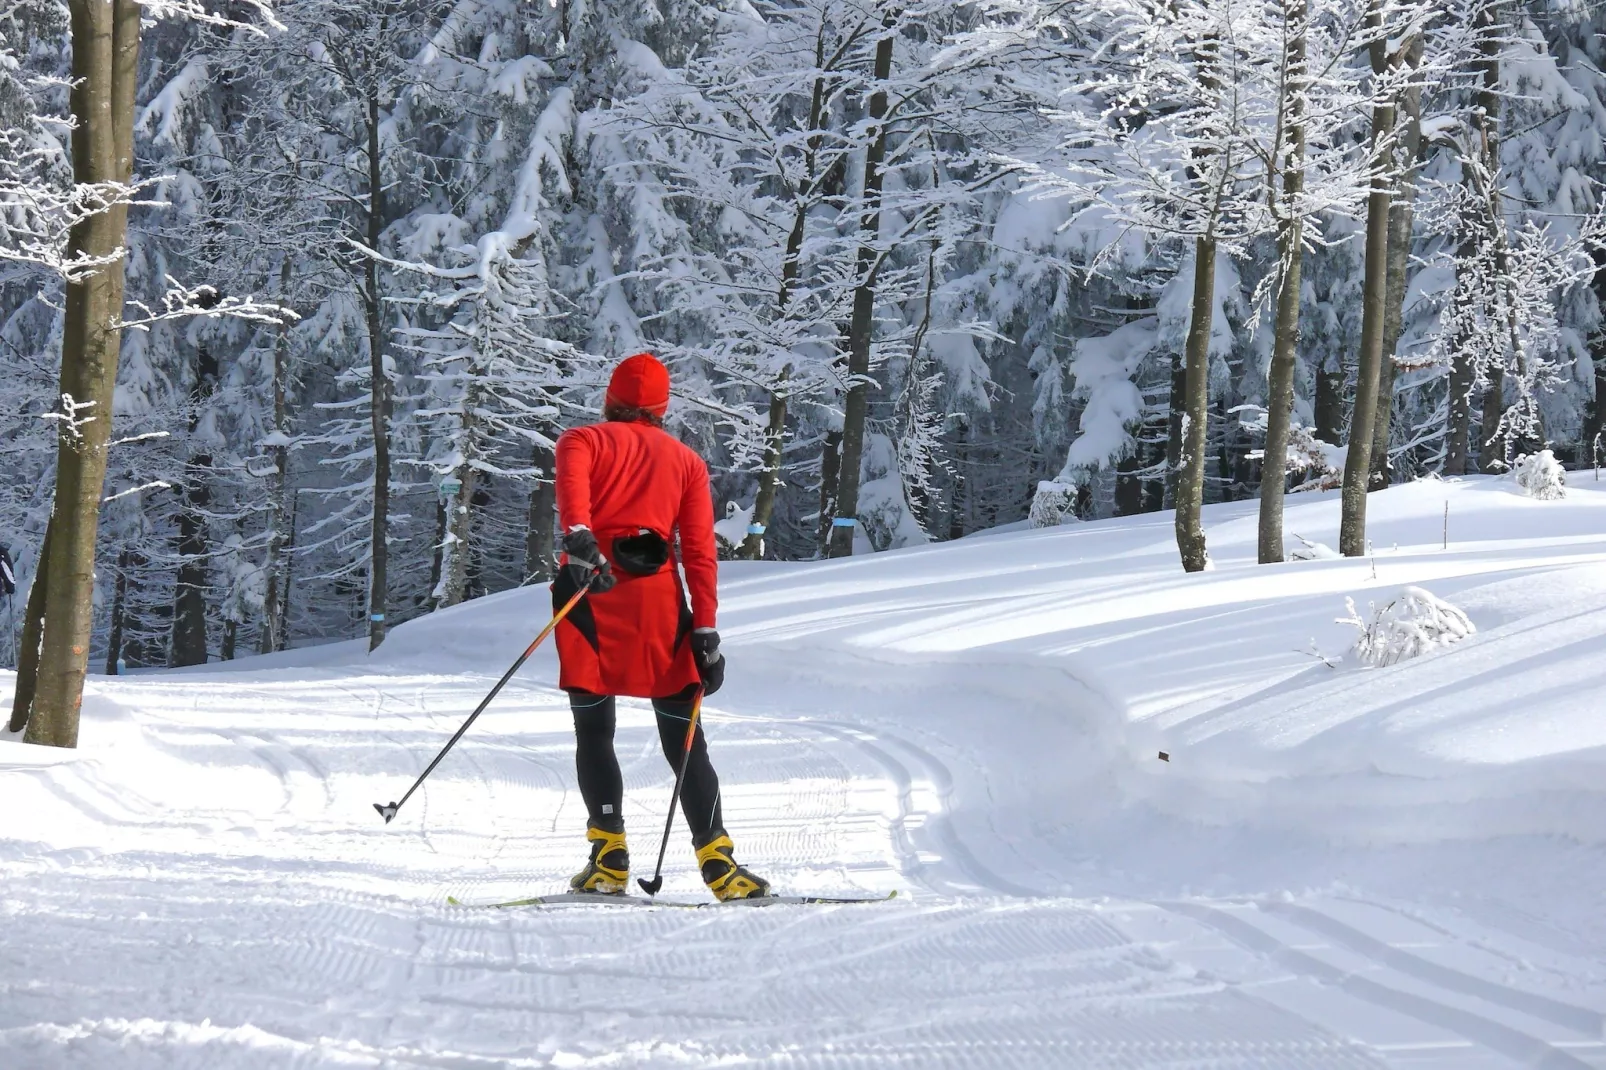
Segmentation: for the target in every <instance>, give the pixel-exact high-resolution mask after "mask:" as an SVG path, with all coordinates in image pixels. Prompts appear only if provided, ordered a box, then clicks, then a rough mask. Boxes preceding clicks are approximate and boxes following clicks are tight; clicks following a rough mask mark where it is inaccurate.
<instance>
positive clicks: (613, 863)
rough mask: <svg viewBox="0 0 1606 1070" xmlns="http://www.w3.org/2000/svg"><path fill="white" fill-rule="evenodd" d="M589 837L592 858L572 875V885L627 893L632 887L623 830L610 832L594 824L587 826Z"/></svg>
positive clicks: (578, 888) (579, 889)
mask: <svg viewBox="0 0 1606 1070" xmlns="http://www.w3.org/2000/svg"><path fill="white" fill-rule="evenodd" d="M586 839H588V840H590V841H591V861H589V862H587V863H586V868H585V869H582V870H581V871H580V872H579V873H576V874H575V875H574V876H573V877H570V878H569V887H570V888H572V889H574V890H575V891H577V892H597V893H598V894H601V895H623V894H625V890H626V889H628V888H629V887H630V852H629V851H628V850H627V849H626V848H625V834H624V830H623V829H620V830H619V831H618V832H609V831H608V830H607V829H599V828H597V827H596V826H594V825H593V826H592V827H590V828H588V829H586Z"/></svg>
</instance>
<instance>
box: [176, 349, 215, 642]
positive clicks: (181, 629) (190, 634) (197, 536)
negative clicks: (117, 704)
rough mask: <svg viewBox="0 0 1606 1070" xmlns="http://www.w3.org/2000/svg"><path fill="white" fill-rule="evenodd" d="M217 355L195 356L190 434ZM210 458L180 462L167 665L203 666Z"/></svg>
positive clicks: (212, 378)
mask: <svg viewBox="0 0 1606 1070" xmlns="http://www.w3.org/2000/svg"><path fill="white" fill-rule="evenodd" d="M217 372H218V366H217V358H215V357H214V356H212V354H211V353H210V352H209V351H208V350H207V348H206V347H205V346H201V347H200V348H198V349H197V350H196V354H195V385H194V386H193V387H192V388H191V389H190V405H191V406H193V409H192V411H191V413H190V434H192V435H193V434H194V433H195V431H196V429H197V428H198V427H200V424H201V406H202V405H203V404H204V403H205V402H206V400H207V399H208V398H210V397H211V396H212V393H213V391H214V390H215V389H216V387H217ZM211 468H212V456H211V454H209V453H197V454H193V455H192V456H191V457H190V459H189V461H188V462H187V463H186V464H185V465H184V486H183V488H182V489H181V490H180V492H179V493H180V494H181V495H182V497H183V499H184V506H183V508H182V509H181V510H180V511H179V515H178V556H179V562H180V563H179V566H178V580H177V582H176V583H175V584H174V597H173V640H172V644H171V647H170V649H169V653H168V662H167V663H168V664H169V665H175V666H182V665H205V664H206V662H207V648H206V591H207V578H206V573H207V557H206V547H207V541H206V535H207V519H206V509H207V507H208V506H210V505H211V504H212V488H211V485H210V482H209V480H210V472H211Z"/></svg>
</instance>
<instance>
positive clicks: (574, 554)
mask: <svg viewBox="0 0 1606 1070" xmlns="http://www.w3.org/2000/svg"><path fill="white" fill-rule="evenodd" d="M563 552H564V553H566V554H568V555H569V563H568V564H567V565H565V566H563V567H564V568H566V569H568V570H569V579H571V580H573V581H574V585H575V586H576V587H584V586H585V583H586V580H589V579H591V575H592V573H596V577H597V578H596V579H594V580H591V590H592V592H593V593H595V594H602V593H603V592H604V591H610V590H612V589H613V585H614V582H615V580H614V575H613V566H612V565H610V564H608V559H607V558H606V557H603V556H602V551H601V550H600V549H598V547H597V537H596V536H595V535H593V534H591V529H590V528H582V527H573V528H570V529H569V533H568V534H567V535H565V536H563Z"/></svg>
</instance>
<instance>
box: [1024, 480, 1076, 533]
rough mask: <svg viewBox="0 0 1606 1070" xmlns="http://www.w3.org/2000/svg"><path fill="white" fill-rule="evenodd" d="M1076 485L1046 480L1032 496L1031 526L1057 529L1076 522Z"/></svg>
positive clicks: (1039, 484)
mask: <svg viewBox="0 0 1606 1070" xmlns="http://www.w3.org/2000/svg"><path fill="white" fill-rule="evenodd" d="M1075 509H1076V485H1075V484H1074V483H1057V482H1055V481H1054V480H1052V479H1045V480H1043V481H1041V482H1040V483H1038V484H1037V493H1036V494H1035V495H1033V496H1032V512H1031V517H1030V520H1031V524H1032V527H1034V528H1057V527H1059V526H1060V525H1061V524H1071V523H1075V522H1076V519H1077V517H1076V512H1075Z"/></svg>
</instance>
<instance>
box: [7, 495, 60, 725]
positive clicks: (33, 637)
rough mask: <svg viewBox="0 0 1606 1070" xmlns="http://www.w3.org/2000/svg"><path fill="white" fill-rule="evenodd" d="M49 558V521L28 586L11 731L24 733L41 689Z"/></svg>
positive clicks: (12, 703)
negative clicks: (40, 646) (41, 662)
mask: <svg viewBox="0 0 1606 1070" xmlns="http://www.w3.org/2000/svg"><path fill="white" fill-rule="evenodd" d="M49 558H50V526H49V525H48V524H47V525H46V526H45V539H44V542H42V543H40V545H39V559H38V562H37V564H36V565H35V567H34V574H33V585H32V586H30V587H29V588H28V603H27V605H25V606H23V609H22V646H21V647H20V648H18V650H17V687H16V690H15V691H14V692H13V694H12V696H11V722H10V724H9V725H8V727H7V731H10V732H21V731H22V730H23V729H24V728H25V727H27V724H28V715H29V714H30V713H32V712H33V699H34V695H35V694H36V693H37V692H38V688H39V643H40V640H41V639H43V638H44V632H45V595H46V593H47V590H46V580H47V579H48V578H49V576H50V572H49V570H48V569H47V568H46V567H45V566H46V562H47V561H48V560H49Z"/></svg>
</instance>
